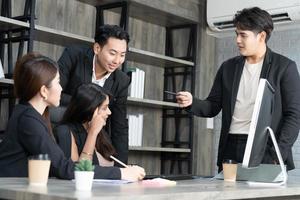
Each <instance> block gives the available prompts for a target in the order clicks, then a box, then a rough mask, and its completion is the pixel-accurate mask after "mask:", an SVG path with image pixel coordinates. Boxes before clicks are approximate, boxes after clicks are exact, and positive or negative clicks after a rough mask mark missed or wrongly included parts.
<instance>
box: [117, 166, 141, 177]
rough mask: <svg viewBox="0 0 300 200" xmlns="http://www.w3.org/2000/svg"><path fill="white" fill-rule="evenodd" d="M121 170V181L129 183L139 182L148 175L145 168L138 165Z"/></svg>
mask: <svg viewBox="0 0 300 200" xmlns="http://www.w3.org/2000/svg"><path fill="white" fill-rule="evenodd" d="M120 170H121V179H122V180H128V181H139V180H143V178H144V177H145V175H146V173H145V170H144V168H142V167H139V166H137V165H133V166H128V167H126V168H120Z"/></svg>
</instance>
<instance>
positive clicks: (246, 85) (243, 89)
mask: <svg viewBox="0 0 300 200" xmlns="http://www.w3.org/2000/svg"><path fill="white" fill-rule="evenodd" d="M263 61H264V60H261V61H260V62H258V63H255V64H250V63H248V62H247V61H246V62H245V65H244V69H243V73H242V76H241V80H240V85H239V90H238V94H237V98H236V103H235V107H234V112H233V116H232V120H231V125H230V129H229V133H230V134H248V132H249V129H250V123H251V118H252V113H253V108H254V104H255V98H256V93H257V88H258V83H259V78H260V73H261V69H262V65H263Z"/></svg>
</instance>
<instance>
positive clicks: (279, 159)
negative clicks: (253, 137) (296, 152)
mask: <svg viewBox="0 0 300 200" xmlns="http://www.w3.org/2000/svg"><path fill="white" fill-rule="evenodd" d="M266 131H268V132H269V134H270V136H271V139H272V142H273V145H274V147H275V151H276V155H277V157H278V161H279V164H280V168H281V175H282V180H281V181H279V182H256V181H248V182H247V183H248V184H249V185H250V186H266V187H268V186H270V187H272V186H282V185H285V184H286V183H287V179H288V175H287V172H286V168H285V166H284V163H283V160H282V156H281V153H280V150H279V147H278V144H277V141H276V138H275V135H274V132H273V130H272V129H271V128H270V127H267V130H266ZM270 166H272V165H270ZM276 166H278V165H273V167H276Z"/></svg>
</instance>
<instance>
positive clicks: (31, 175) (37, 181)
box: [28, 154, 51, 186]
mask: <svg viewBox="0 0 300 200" xmlns="http://www.w3.org/2000/svg"><path fill="white" fill-rule="evenodd" d="M50 163H51V160H50V158H49V155H48V154H38V155H33V156H29V158H28V181H29V185H33V186H46V185H47V182H48V176H49V170H50Z"/></svg>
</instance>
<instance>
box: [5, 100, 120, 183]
mask: <svg viewBox="0 0 300 200" xmlns="http://www.w3.org/2000/svg"><path fill="white" fill-rule="evenodd" d="M37 154H48V155H49V157H50V159H51V167H50V176H55V177H58V178H62V179H73V178H74V163H73V162H72V160H71V158H66V157H65V155H64V153H63V151H62V150H61V149H60V148H59V146H58V145H57V144H56V143H55V141H54V139H53V138H52V137H51V136H50V133H49V130H48V128H47V125H46V123H45V120H44V118H43V117H42V116H41V115H40V114H39V113H38V112H37V111H36V110H35V109H34V108H33V107H32V106H31V105H30V104H29V103H22V104H19V105H17V106H16V107H15V109H14V111H13V114H12V116H11V118H10V120H9V122H8V127H7V130H6V133H5V138H4V139H3V141H2V142H1V143H0V177H27V176H28V156H31V155H37ZM95 178H110V179H120V178H121V171H120V169H119V168H117V167H100V166H95Z"/></svg>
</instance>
